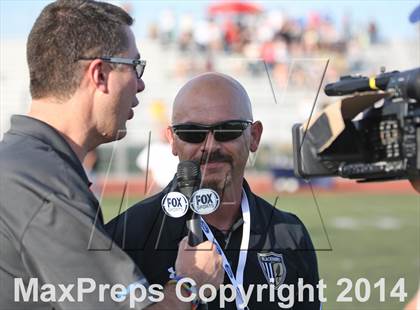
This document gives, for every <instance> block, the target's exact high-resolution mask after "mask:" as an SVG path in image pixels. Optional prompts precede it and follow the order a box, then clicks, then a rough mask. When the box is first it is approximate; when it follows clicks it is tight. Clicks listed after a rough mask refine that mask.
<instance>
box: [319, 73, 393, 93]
mask: <svg viewBox="0 0 420 310" xmlns="http://www.w3.org/2000/svg"><path fill="white" fill-rule="evenodd" d="M398 73H399V72H398V71H393V72H386V73H382V74H379V75H377V76H374V77H370V78H369V77H366V76H351V75H346V76H342V77H340V80H339V81H338V82H335V83H331V84H327V85H326V86H325V89H324V91H325V94H326V95H327V96H343V95H348V94H353V93H355V92H364V91H369V90H386V88H387V85H388V83H389V80H390V79H391V78H392V77H393V76H395V75H397V74H398Z"/></svg>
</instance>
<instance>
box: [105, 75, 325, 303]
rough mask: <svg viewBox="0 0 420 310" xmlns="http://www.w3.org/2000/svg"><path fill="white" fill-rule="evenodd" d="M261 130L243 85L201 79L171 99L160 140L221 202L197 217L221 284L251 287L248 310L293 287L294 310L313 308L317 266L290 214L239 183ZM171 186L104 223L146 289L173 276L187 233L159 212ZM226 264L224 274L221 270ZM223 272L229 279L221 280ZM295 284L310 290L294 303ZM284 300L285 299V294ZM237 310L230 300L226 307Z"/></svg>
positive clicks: (299, 225)
mask: <svg viewBox="0 0 420 310" xmlns="http://www.w3.org/2000/svg"><path fill="white" fill-rule="evenodd" d="M262 131H263V126H262V124H261V122H260V121H254V120H253V115H252V108H251V102H250V99H249V97H248V95H247V93H246V91H245V89H244V88H243V87H242V85H241V84H240V83H238V82H237V81H236V80H234V79H233V78H231V77H229V76H226V75H223V74H219V73H205V74H202V75H199V76H197V77H195V78H193V79H192V80H190V81H189V82H188V83H186V85H184V86H183V87H182V88H181V90H180V91H179V93H178V94H177V96H176V98H175V101H174V105H173V114H172V126H170V127H169V128H168V129H167V135H168V137H169V140H170V143H171V146H172V153H173V155H175V156H178V157H179V160H180V161H184V160H193V161H195V162H197V163H199V165H200V169H201V187H202V188H211V189H213V190H215V191H216V192H217V193H218V194H219V196H220V201H221V203H220V206H219V208H218V209H217V210H216V211H215V212H214V213H211V214H207V215H203V219H204V221H205V223H207V224H208V226H209V227H210V230H211V234H208V233H206V232H205V229H203V233H205V235H206V236H207V239H209V240H212V238H213V237H212V236H214V238H215V239H216V240H217V242H218V243H219V244H220V246H221V248H222V249H223V251H224V254H225V256H226V261H225V260H223V265H224V268H225V270H227V272H225V280H224V283H225V284H230V283H231V282H232V284H234V283H233V282H236V285H238V286H239V285H243V287H244V289H245V291H248V290H249V289H250V288H251V289H252V287H253V291H252V294H251V297H250V300H249V303H248V306H249V309H264V310H266V309H279V304H278V302H280V301H279V298H278V293H277V292H278V291H279V288H280V286H281V285H282V284H284V285H294V286H295V287H294V291H289V293H290V294H291V296H289V297H291V298H294V302H293V309H319V308H320V303H319V301H318V297H317V296H318V295H317V291H316V285H317V283H318V268H317V261H316V255H315V252H314V248H313V245H312V242H311V239H310V237H309V234H308V232H307V230H306V229H305V227H304V225H303V224H302V223H301V221H300V220H299V219H298V218H297V217H296V216H295V215H293V214H290V213H286V212H282V211H280V210H278V209H275V208H274V207H273V206H272V205H271V204H269V203H268V202H266V201H265V200H263V199H261V198H260V197H258V196H256V195H255V194H254V193H252V191H251V189H250V187H249V185H248V183H247V182H246V180H245V179H244V170H245V166H246V163H247V160H248V156H249V152H256V151H257V149H258V145H259V142H260V138H261V135H262ZM152 155H153V154H152ZM173 182H175V181H173ZM173 188H174V187H173V184H169V185H168V187H167V188H166V189H164V190H163V191H162V192H160V193H158V194H157V195H155V196H153V197H150V198H148V199H146V200H144V201H142V202H140V203H138V204H137V205H134V206H133V207H131V208H130V209H129V210H128V211H126V212H125V213H124V214H122V215H120V216H119V217H117V218H116V219H114V220H113V221H111V222H110V223H109V224H107V225H106V229H107V230H108V231H109V232H110V234H112V235H113V236H114V241H116V242H117V243H118V244H119V245H120V246H121V247H122V248H123V250H125V251H126V252H127V253H128V254H129V255H130V256H131V257H132V258H133V260H134V261H135V262H136V263H138V265H139V266H140V267H141V268H142V270H144V272H145V274H146V276H147V277H148V279H149V280H150V281H151V283H166V281H168V279H169V277H171V276H174V274H177V272H178V271H177V270H176V268H175V269H174V268H173V267H174V262H175V258H176V253H177V248H178V241H179V240H180V239H181V238H182V237H183V236H185V235H186V234H187V233H188V230H187V228H186V225H185V223H186V219H187V217H189V215H188V214H187V215H186V216H183V217H181V218H171V217H169V216H166V215H165V213H164V212H163V211H162V208H161V201H162V199H163V197H164V196H165V194H166V193H167V192H168V191H170V190H172V189H173ZM227 264H228V265H230V268H229V267H225V265H227ZM229 269H231V270H232V271H233V274H234V276H235V277H234V278H235V279H234V280H232V279H233V277H231V276H228V275H227V274H228V273H230V270H229ZM168 270H169V271H170V272H168ZM299 279H302V280H300V281H302V285H305V284H309V285H310V286H312V291H313V292H314V293H313V296H312V297H311V296H310V295H311V294H310V293H309V290H308V289H307V290H305V291H303V294H302V298H301V299H302V301H301V302H299V301H298V294H297V285H298V282H299ZM269 285H270V286H269ZM270 287H271V288H272V290H271V291H272V293H270ZM283 294H284V296H287V295H288V293H287V291H285V292H284V293H283ZM227 295H228V296H230V294H229V291H227ZM270 295H272V296H273V297H270ZM283 301H284V300H283ZM284 304H288V303H287V302H285V303H284ZM221 307H222V305H220V304H219V296H218V297H216V298H215V301H213V302H211V303H209V309H219V308H221ZM240 308H241V307H240V305H238V298H237V299H236V301H232V300H231V302H228V303H227V304H226V308H225V309H240Z"/></svg>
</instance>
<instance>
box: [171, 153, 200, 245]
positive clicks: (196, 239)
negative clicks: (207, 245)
mask: <svg viewBox="0 0 420 310" xmlns="http://www.w3.org/2000/svg"><path fill="white" fill-rule="evenodd" d="M176 175H177V183H178V189H179V191H180V192H181V193H182V194H184V195H185V196H186V197H187V199H188V201H189V200H190V199H191V196H192V195H193V192H194V190H195V189H197V188H198V187H199V186H200V182H201V173H200V166H199V165H198V163H196V162H195V161H192V160H186V161H181V162H180V163H179V164H178V169H177V172H176ZM187 225H188V228H189V232H188V244H189V245H190V246H197V245H198V244H200V243H201V242H203V232H202V231H201V227H200V219H199V217H198V214H196V213H193V214H192V216H191V219H189V220H188V224H187Z"/></svg>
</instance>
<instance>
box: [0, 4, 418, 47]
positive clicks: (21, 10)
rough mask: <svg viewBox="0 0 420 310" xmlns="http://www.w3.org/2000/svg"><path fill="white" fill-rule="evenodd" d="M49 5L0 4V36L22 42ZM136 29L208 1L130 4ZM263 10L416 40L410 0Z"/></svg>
mask: <svg viewBox="0 0 420 310" xmlns="http://www.w3.org/2000/svg"><path fill="white" fill-rule="evenodd" d="M49 2H50V1H44V0H0V36H1V39H5V38H26V36H27V35H28V33H29V30H30V28H31V26H32V24H33V22H34V21H35V19H36V17H37V15H38V14H39V13H40V11H41V10H42V8H43V7H44V6H45V5H46V4H47V3H49ZM131 2H132V4H133V6H134V13H133V15H134V17H135V19H136V25H135V27H134V30H135V31H136V34H137V36H138V37H139V38H141V37H142V36H143V35H145V33H146V32H145V29H146V27H145V26H146V25H148V24H149V23H150V22H151V21H153V20H156V19H157V16H158V14H157V13H158V12H159V11H161V10H163V9H165V8H171V9H173V10H174V11H175V12H177V13H181V12H191V13H193V14H194V15H195V16H203V14H204V12H205V11H206V7H207V6H208V4H209V3H210V1H199V0H195V1H194V0H189V1H175V0H172V1H145V0H134V1H133V0H132V1H131ZM259 3H261V4H262V5H263V6H264V7H265V8H267V9H274V8H281V9H284V10H285V11H286V12H288V13H289V14H290V15H292V16H305V15H306V14H307V13H308V12H309V11H311V10H320V11H322V12H323V13H325V14H329V15H330V16H331V17H332V18H333V20H334V21H335V22H336V23H337V24H339V23H340V20H341V18H342V16H343V15H347V14H351V16H352V19H353V20H354V21H357V25H364V24H366V23H367V21H368V20H370V19H374V20H375V21H376V22H377V23H378V25H379V29H380V33H381V35H382V36H383V37H385V38H388V39H389V38H393V37H404V38H415V37H416V36H418V32H416V27H415V26H414V25H412V24H410V23H409V21H408V16H409V14H410V13H411V12H412V11H413V9H414V8H415V7H416V6H417V5H418V4H419V1H411V0H399V1H394V0H384V1H342V0H341V1H340V0H328V1H327V0H324V1H315V0H313V1H312V0H305V1H274V0H271V1H259Z"/></svg>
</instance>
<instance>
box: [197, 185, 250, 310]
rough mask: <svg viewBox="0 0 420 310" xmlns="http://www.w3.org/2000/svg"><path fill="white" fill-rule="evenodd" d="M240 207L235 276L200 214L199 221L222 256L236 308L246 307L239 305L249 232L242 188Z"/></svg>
mask: <svg viewBox="0 0 420 310" xmlns="http://www.w3.org/2000/svg"><path fill="white" fill-rule="evenodd" d="M241 209H242V219H243V221H244V223H243V228H242V241H241V248H240V249H239V251H240V252H239V262H238V268H237V269H236V277H235V276H234V274H233V272H232V267H231V266H230V264H229V261H228V260H227V258H226V255H225V253H224V252H223V250H222V248H221V247H220V245H219V242H218V241H217V240H216V238H215V237H214V235H213V233H212V232H211V230H210V228H209V226H208V225H207V223H206V222H205V221H204V220H203V218H202V217H201V216H200V223H201V229H202V230H203V233H204V234H205V235H206V237H207V240H209V241H211V242H213V243H214V244H215V246H216V249H217V251H218V252H219V254H220V255H221V256H222V261H223V268H224V269H225V271H226V273H227V275H228V277H229V279H230V282H231V283H232V285H233V287H234V288H235V291H236V308H237V309H238V310H242V309H248V307H247V306H246V307H245V308H244V307H241V306H240V305H241V304H242V305H243V304H244V296H243V294H242V292H243V291H241V290H240V289H239V287H240V286H241V287H242V288H243V282H244V269H245V264H246V258H247V255H248V246H249V236H250V234H251V214H250V212H249V203H248V198H247V197H246V193H245V191H244V190H243V189H242V200H241Z"/></svg>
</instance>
